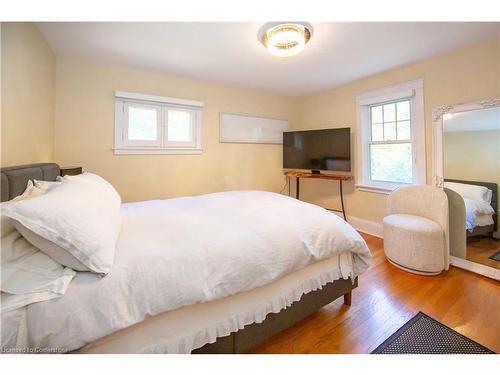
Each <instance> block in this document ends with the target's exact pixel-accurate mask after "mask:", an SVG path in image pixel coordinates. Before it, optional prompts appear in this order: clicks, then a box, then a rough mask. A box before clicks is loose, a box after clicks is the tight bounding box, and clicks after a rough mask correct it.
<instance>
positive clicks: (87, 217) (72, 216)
mask: <svg viewBox="0 0 500 375" xmlns="http://www.w3.org/2000/svg"><path fill="white" fill-rule="evenodd" d="M8 203H9V204H6V205H5V207H4V215H6V216H8V217H10V218H12V219H14V220H16V221H18V222H19V223H21V224H22V225H23V226H24V227H26V228H27V229H29V230H30V231H32V232H34V233H36V234H37V235H39V236H41V237H43V238H44V239H46V240H48V241H51V242H53V243H54V244H56V245H57V246H59V247H61V248H62V249H64V250H66V251H67V252H69V253H70V254H71V255H72V256H74V257H75V258H76V259H77V260H78V261H79V262H81V263H82V264H83V265H85V267H87V268H88V269H89V270H91V271H93V272H97V273H102V274H107V273H108V272H109V271H110V270H111V268H112V266H113V261H114V255H115V246H116V241H117V239H118V235H119V233H120V228H121V216H120V206H121V198H120V196H119V195H118V193H117V192H116V190H115V189H114V188H113V187H112V186H111V185H110V184H109V183H108V182H106V181H105V180H103V179H102V178H101V177H99V176H96V175H92V174H91V173H84V174H83V175H79V176H71V177H70V178H65V179H63V183H62V184H61V185H60V186H59V187H58V188H57V189H52V190H48V191H47V193H46V194H44V195H41V196H37V197H35V198H31V199H26V200H21V201H16V202H8Z"/></svg>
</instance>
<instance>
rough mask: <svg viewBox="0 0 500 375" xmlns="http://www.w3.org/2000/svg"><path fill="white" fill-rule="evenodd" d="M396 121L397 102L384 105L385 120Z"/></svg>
mask: <svg viewBox="0 0 500 375" xmlns="http://www.w3.org/2000/svg"><path fill="white" fill-rule="evenodd" d="M392 121H396V103H391V104H385V105H384V122H392Z"/></svg>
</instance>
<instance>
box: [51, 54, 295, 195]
mask: <svg viewBox="0 0 500 375" xmlns="http://www.w3.org/2000/svg"><path fill="white" fill-rule="evenodd" d="M56 77H57V84H56V92H57V104H56V126H55V144H56V147H55V160H56V161H57V162H58V163H59V164H60V165H82V166H83V168H84V169H85V170H88V171H93V172H95V173H98V174H100V175H102V176H103V177H104V178H106V179H109V181H110V182H111V183H113V185H114V186H115V187H116V188H117V189H118V191H119V192H120V194H121V195H122V197H123V199H124V200H125V201H136V200H145V199H154V198H166V197H174V196H183V195H192V194H202V193H209V192H215V191H223V190H232V189H262V190H269V191H279V190H280V189H281V188H282V186H283V183H284V177H283V172H282V147H281V146H279V145H257V144H229V143H219V112H221V111H228V112H236V113H248V114H252V115H261V116H269V117H276V118H290V117H291V101H290V100H289V99H288V98H286V97H284V96H280V95H275V94H269V93H264V92H259V91H252V90H244V89H238V88H229V87H225V86H221V85H216V84H211V83H206V82H203V81H195V80H190V79H183V78H179V77H175V76H171V75H167V74H160V73H154V72H146V71H143V70H136V69H130V68H125V67H119V66H113V65H101V64H97V63H92V62H87V61H82V60H76V59H71V58H58V60H57V75H56ZM115 90H124V91H133V92H140V93H145V94H153V95H162V96H170V97H177V98H183V99H192V100H200V101H203V102H204V103H205V108H204V111H203V148H204V152H203V154H202V155H114V154H113V152H112V150H111V148H112V147H113V142H114V91H115Z"/></svg>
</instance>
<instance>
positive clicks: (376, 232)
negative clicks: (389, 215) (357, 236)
mask: <svg viewBox="0 0 500 375" xmlns="http://www.w3.org/2000/svg"><path fill="white" fill-rule="evenodd" d="M335 214H336V215H337V216H340V217H343V216H342V213H341V212H335ZM347 222H348V223H349V224H351V225H352V227H353V228H354V229H356V230H357V231H359V232H363V233H366V234H369V235H371V236H375V237H378V238H384V231H383V226H382V223H377V222H375V221H370V220H365V219H361V218H359V217H355V216H350V215H347Z"/></svg>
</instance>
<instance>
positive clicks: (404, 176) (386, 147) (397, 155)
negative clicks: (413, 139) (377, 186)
mask: <svg viewBox="0 0 500 375" xmlns="http://www.w3.org/2000/svg"><path fill="white" fill-rule="evenodd" d="M370 176H371V179H372V180H374V181H388V182H399V183H406V184H410V183H411V182H412V181H413V178H412V155H411V143H398V144H372V145H370Z"/></svg>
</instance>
